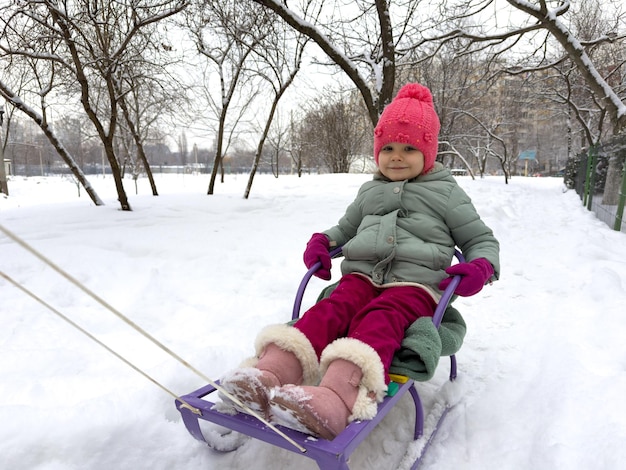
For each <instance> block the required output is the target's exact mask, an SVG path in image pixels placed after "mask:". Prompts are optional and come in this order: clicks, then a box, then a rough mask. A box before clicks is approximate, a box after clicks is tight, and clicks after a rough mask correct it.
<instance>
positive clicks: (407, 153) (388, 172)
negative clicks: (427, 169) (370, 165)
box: [378, 142, 424, 181]
mask: <svg viewBox="0 0 626 470" xmlns="http://www.w3.org/2000/svg"><path fill="white" fill-rule="evenodd" d="M378 169H379V170H380V172H381V173H382V174H383V175H385V176H386V177H387V178H389V179H390V180H391V181H403V180H410V179H412V178H415V177H416V176H418V175H419V174H421V173H422V170H423V169H424V154H423V153H422V152H421V151H420V150H417V149H416V148H415V147H413V146H412V145H408V144H399V143H396V142H392V143H390V144H387V145H385V146H384V147H383V148H381V149H380V153H379V154H378Z"/></svg>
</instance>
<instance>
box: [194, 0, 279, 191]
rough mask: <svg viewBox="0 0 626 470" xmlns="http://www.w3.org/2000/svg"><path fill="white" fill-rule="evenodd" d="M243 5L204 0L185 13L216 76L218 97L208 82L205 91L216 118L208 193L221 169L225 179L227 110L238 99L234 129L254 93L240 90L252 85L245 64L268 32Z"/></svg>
mask: <svg viewBox="0 0 626 470" xmlns="http://www.w3.org/2000/svg"><path fill="white" fill-rule="evenodd" d="M245 6H246V5H245V3H241V2H236V1H225V2H204V3H202V4H201V5H200V4H199V5H196V7H197V8H196V9H193V10H189V11H188V12H187V27H188V28H189V31H190V33H191V35H192V37H193V39H194V41H195V43H196V47H197V49H198V52H199V53H200V54H201V56H203V57H204V58H206V59H207V60H208V61H209V62H210V63H211V64H212V65H213V67H214V70H215V72H217V74H218V76H219V88H218V90H219V99H217V100H216V99H213V90H212V89H211V86H210V84H207V85H206V86H205V90H204V91H205V96H206V97H207V100H208V102H209V103H210V105H211V106H212V108H213V109H214V110H215V113H216V116H217V121H218V124H217V132H216V144H215V158H214V162H213V169H212V172H211V180H210V182H209V188H208V191H207V194H213V193H214V190H215V181H216V179H217V172H218V169H220V168H221V169H222V181H223V180H224V171H223V165H222V162H223V158H224V155H225V152H226V148H227V144H228V138H227V124H228V122H227V118H228V117H229V111H230V108H231V106H233V105H235V103H234V102H235V101H236V100H237V101H238V104H239V106H238V110H237V111H238V114H237V115H236V117H235V118H234V119H232V120H231V121H233V122H234V124H232V127H231V132H233V130H234V128H235V127H236V123H237V122H239V120H240V119H241V118H242V116H243V113H244V112H245V111H246V110H247V109H248V107H249V105H250V103H251V101H252V99H253V96H254V91H250V90H251V89H252V88H254V87H253V86H250V87H249V88H248V93H249V94H247V95H245V94H244V92H243V90H245V89H246V86H247V85H252V84H251V82H250V81H249V76H248V75H247V74H245V73H244V64H245V63H246V61H247V60H248V58H249V56H250V54H251V53H252V51H253V50H254V49H255V48H256V47H258V45H259V43H260V42H261V41H262V40H263V38H264V36H265V35H266V34H267V32H264V31H263V28H262V27H261V25H263V24H265V23H264V21H263V20H260V21H259V18H258V16H259V15H257V14H255V13H254V12H252V11H251V10H250V9H249V8H245Z"/></svg>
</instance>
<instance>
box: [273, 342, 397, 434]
mask: <svg viewBox="0 0 626 470" xmlns="http://www.w3.org/2000/svg"><path fill="white" fill-rule="evenodd" d="M322 368H323V369H326V372H325V373H324V376H323V378H322V381H321V383H320V384H319V386H318V387H311V386H301V387H298V386H290V385H287V386H284V387H280V388H277V389H274V390H272V397H271V400H270V420H271V421H272V422H274V423H276V424H282V425H284V426H286V427H289V428H292V429H296V430H298V431H302V432H305V433H313V434H315V435H317V436H320V437H322V438H324V439H329V440H330V439H334V438H335V437H336V436H337V435H338V434H339V433H340V432H341V431H343V430H344V429H345V427H346V426H347V425H348V423H350V422H351V421H354V420H357V419H372V418H373V417H374V416H375V415H376V412H377V411H378V405H377V403H378V402H380V401H382V399H383V398H384V396H385V393H386V390H387V386H386V384H385V380H384V369H383V365H382V362H381V360H380V357H379V356H378V354H377V353H376V351H375V350H374V349H372V348H371V347H370V346H368V345H366V344H365V343H362V342H361V341H358V340H355V339H352V338H341V339H339V340H336V341H335V342H333V343H332V344H331V345H329V346H328V347H327V348H326V349H325V350H324V353H323V354H322Z"/></svg>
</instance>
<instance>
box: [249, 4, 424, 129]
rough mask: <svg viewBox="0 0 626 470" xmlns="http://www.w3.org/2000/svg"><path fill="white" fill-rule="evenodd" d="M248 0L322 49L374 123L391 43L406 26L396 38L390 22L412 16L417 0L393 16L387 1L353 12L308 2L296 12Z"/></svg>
mask: <svg viewBox="0 0 626 470" xmlns="http://www.w3.org/2000/svg"><path fill="white" fill-rule="evenodd" d="M253 1H254V2H255V3H258V4H259V5H262V6H264V7H265V8H268V9H270V10H272V11H273V12H274V13H276V14H277V15H278V16H280V17H281V18H282V19H283V20H284V21H285V22H286V23H287V24H288V25H289V26H291V27H292V28H294V29H295V30H296V31H298V32H300V33H302V34H304V35H306V36H308V37H309V38H310V39H311V40H312V41H313V42H315V43H316V44H317V45H318V46H319V47H320V48H321V49H322V51H324V53H325V54H326V56H327V57H328V59H329V60H330V62H331V63H332V64H333V65H335V66H337V67H339V68H340V69H341V70H342V71H343V72H344V73H345V74H346V76H347V77H348V78H349V79H350V80H351V81H352V83H353V84H354V86H355V87H356V88H357V89H358V90H359V93H360V95H361V97H362V99H363V101H364V103H365V107H366V109H367V113H368V115H369V118H370V120H371V122H372V124H373V125H376V123H377V122H378V117H379V115H380V113H381V112H382V110H383V109H384V107H385V106H386V105H387V104H388V103H389V102H390V101H391V98H392V96H393V92H394V85H395V79H396V71H395V68H396V61H397V60H398V57H397V55H396V43H397V41H399V40H400V39H401V38H403V37H404V36H405V34H406V33H407V31H406V30H407V28H408V27H409V23H408V22H403V21H404V20H401V21H400V24H399V25H398V29H399V32H398V33H397V35H398V37H394V33H395V30H394V26H395V25H394V23H393V18H397V17H402V18H404V19H406V18H410V17H411V16H413V14H414V13H415V11H416V9H417V5H418V4H419V3H420V2H419V0H415V1H412V0H407V1H405V2H402V3H401V5H398V8H397V9H398V10H401V12H396V13H397V14H394V13H392V11H391V2H388V1H386V0H375V1H371V2H368V1H356V2H354V4H353V7H354V8H342V6H344V5H341V4H337V5H334V4H333V3H334V2H315V1H309V2H305V3H304V4H303V7H302V9H301V10H299V11H297V10H295V8H297V7H293V9H292V8H290V7H288V6H287V3H286V2H283V1H280V0H253ZM339 3H341V2H339Z"/></svg>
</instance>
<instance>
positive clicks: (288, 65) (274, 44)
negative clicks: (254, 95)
mask: <svg viewBox="0 0 626 470" xmlns="http://www.w3.org/2000/svg"><path fill="white" fill-rule="evenodd" d="M267 20H268V22H267V24H266V28H268V29H269V30H271V34H267V35H266V36H265V37H264V38H263V40H262V41H261V42H260V47H257V48H255V50H254V55H255V57H256V58H257V60H256V61H255V64H256V66H257V70H256V73H257V74H258V75H259V76H260V77H262V78H263V79H264V81H265V83H267V84H269V85H270V86H271V87H272V102H271V105H270V110H269V113H268V114H267V118H266V119H265V126H264V127H263V132H262V133H261V137H260V139H259V142H258V145H257V149H256V153H255V156H254V162H253V164H252V169H251V170H250V176H249V178H248V184H247V185H246V190H245V192H244V198H245V199H248V197H249V196H250V191H251V189H252V183H253V181H254V176H255V174H256V171H257V169H258V167H259V161H260V159H261V155H262V154H263V147H264V145H265V141H266V139H267V137H268V134H269V132H270V129H271V126H272V123H273V121H274V115H275V114H276V110H277V108H278V103H279V102H280V100H281V98H282V97H283V95H284V94H285V92H286V91H287V89H288V88H289V87H290V86H291V84H292V83H293V81H294V79H295V78H296V75H297V74H298V72H299V71H300V66H301V64H302V54H303V53H304V48H305V45H306V43H307V42H308V41H307V39H306V38H304V37H302V35H297V36H296V37H295V38H294V42H295V44H296V46H295V50H294V51H293V55H292V56H290V55H289V53H288V48H287V47H285V43H286V42H288V41H289V38H290V37H291V36H292V35H291V34H288V33H286V32H285V30H284V29H283V28H273V27H271V25H272V24H273V23H275V22H274V21H273V20H274V19H273V18H272V17H271V16H270V17H268V18H267ZM277 160H278V159H277ZM277 176H278V175H277Z"/></svg>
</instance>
